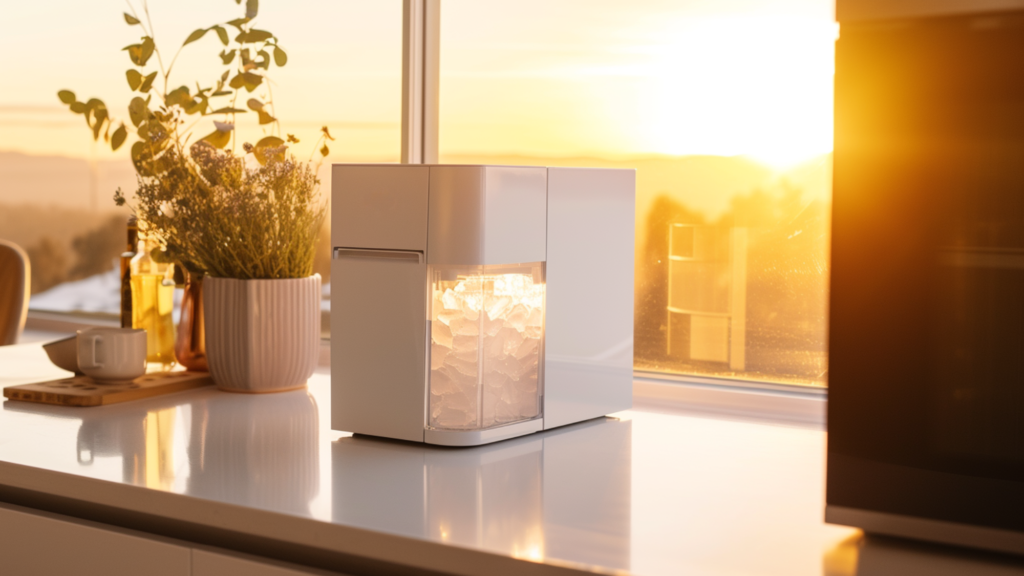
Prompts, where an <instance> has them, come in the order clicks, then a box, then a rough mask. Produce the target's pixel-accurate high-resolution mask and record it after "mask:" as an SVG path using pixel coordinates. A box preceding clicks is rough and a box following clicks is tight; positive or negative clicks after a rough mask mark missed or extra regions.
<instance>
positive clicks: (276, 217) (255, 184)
mask: <svg viewBox="0 0 1024 576" xmlns="http://www.w3.org/2000/svg"><path fill="white" fill-rule="evenodd" d="M189 152H190V156H191V159H190V160H191V161H189V160H188V159H184V158H180V157H178V156H176V155H175V153H174V152H172V153H171V155H172V157H171V158H170V159H169V160H170V161H169V164H170V168H169V169H168V170H167V171H166V172H165V173H164V175H163V177H161V178H159V179H142V178H140V179H139V189H138V191H137V192H136V207H135V210H136V211H137V213H138V215H139V218H140V220H142V221H145V222H146V223H148V224H149V225H150V226H152V227H153V228H154V229H156V230H158V231H159V235H160V237H161V238H162V240H163V241H164V242H165V244H166V249H167V253H168V256H169V257H171V258H173V259H175V260H178V261H180V262H183V263H185V266H186V268H189V269H190V270H192V271H202V272H205V273H207V274H210V275H213V276H217V277H222V278H240V279H257V278H304V277H307V276H310V275H311V274H312V273H313V257H314V250H315V248H316V241H317V234H318V232H319V230H320V227H321V226H322V224H323V221H324V218H325V216H326V204H325V203H323V202H321V201H320V199H319V194H318V189H319V185H320V181H319V179H318V178H317V176H316V173H315V172H314V171H313V169H312V168H311V167H310V165H309V163H306V162H299V161H296V160H295V159H294V158H293V157H288V156H286V154H287V153H286V150H285V149H284V147H283V146H282V147H280V148H278V149H274V150H268V157H267V162H266V163H265V164H257V165H256V166H247V165H246V162H245V158H244V157H240V156H236V155H234V154H232V153H231V152H227V151H220V150H217V149H216V148H214V147H213V146H211V145H210V144H208V143H206V142H197V143H196V144H193V145H192V146H191V149H190V151H189ZM124 201H125V199H124V195H123V194H120V192H119V198H118V202H121V203H124Z"/></svg>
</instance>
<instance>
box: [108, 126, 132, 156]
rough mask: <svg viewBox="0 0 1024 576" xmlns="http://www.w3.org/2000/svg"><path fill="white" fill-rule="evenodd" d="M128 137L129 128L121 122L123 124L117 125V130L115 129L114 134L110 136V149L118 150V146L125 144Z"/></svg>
mask: <svg viewBox="0 0 1024 576" xmlns="http://www.w3.org/2000/svg"><path fill="white" fill-rule="evenodd" d="M127 137H128V130H127V129H125V127H124V123H121V125H120V126H118V127H117V130H114V134H113V136H111V137H110V149H111V150H117V149H118V148H120V147H121V145H122V144H124V140H125V138H127Z"/></svg>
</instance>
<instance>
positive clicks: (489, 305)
mask: <svg viewBox="0 0 1024 576" xmlns="http://www.w3.org/2000/svg"><path fill="white" fill-rule="evenodd" d="M511 307H512V299H511V298H509V297H508V296H492V297H489V298H487V301H486V302H484V308H486V309H487V316H488V317H490V319H491V320H496V319H498V318H503V317H504V316H505V314H506V313H507V312H508V310H509V308H511Z"/></svg>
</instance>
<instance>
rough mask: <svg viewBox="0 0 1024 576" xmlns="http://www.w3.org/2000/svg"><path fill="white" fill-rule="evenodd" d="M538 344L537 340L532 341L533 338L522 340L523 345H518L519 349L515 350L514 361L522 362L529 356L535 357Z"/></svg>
mask: <svg viewBox="0 0 1024 576" xmlns="http://www.w3.org/2000/svg"><path fill="white" fill-rule="evenodd" d="M538 342H539V340H534V339H533V338H527V339H525V340H523V343H522V344H520V345H519V349H518V350H516V359H517V360H522V359H523V358H526V357H527V356H529V355H531V354H532V355H534V356H536V355H537V344H538Z"/></svg>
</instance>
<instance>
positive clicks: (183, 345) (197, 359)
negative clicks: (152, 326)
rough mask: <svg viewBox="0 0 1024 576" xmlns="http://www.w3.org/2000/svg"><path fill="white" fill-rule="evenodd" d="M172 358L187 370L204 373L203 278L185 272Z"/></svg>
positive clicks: (205, 367)
mask: <svg viewBox="0 0 1024 576" xmlns="http://www.w3.org/2000/svg"><path fill="white" fill-rule="evenodd" d="M174 356H175V358H177V359H178V363H179V364H181V365H182V366H184V367H185V368H186V369H188V370H192V371H195V372H206V371H208V370H209V368H208V367H207V364H206V329H205V328H204V326H203V276H202V275H201V274H194V273H192V272H189V271H188V270H186V271H185V294H184V295H183V296H182V298H181V318H180V319H179V321H178V337H177V339H176V341H175V342H174Z"/></svg>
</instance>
